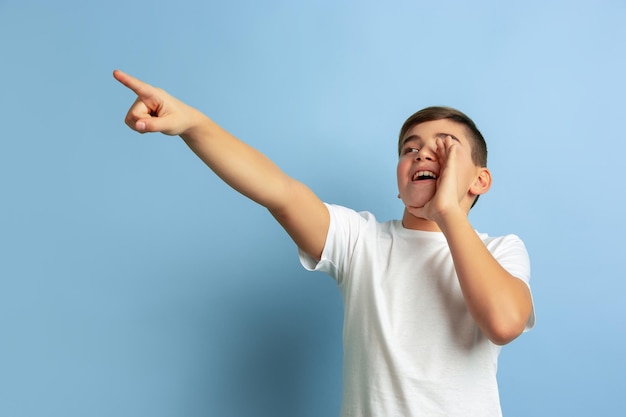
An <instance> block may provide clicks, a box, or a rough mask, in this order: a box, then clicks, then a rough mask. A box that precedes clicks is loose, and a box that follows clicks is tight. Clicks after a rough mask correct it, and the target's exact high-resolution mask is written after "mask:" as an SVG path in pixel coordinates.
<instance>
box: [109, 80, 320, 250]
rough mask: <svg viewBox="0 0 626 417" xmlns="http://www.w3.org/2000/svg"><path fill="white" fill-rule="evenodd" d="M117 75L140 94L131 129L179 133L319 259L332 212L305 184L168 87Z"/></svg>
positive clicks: (130, 113)
mask: <svg viewBox="0 0 626 417" xmlns="http://www.w3.org/2000/svg"><path fill="white" fill-rule="evenodd" d="M113 76H114V77H115V79H117V80H118V81H119V82H121V83H122V84H124V85H125V86H126V87H128V88H129V89H131V90H132V91H133V92H134V93H135V94H136V95H137V99H136V100H135V103H134V104H133V105H132V106H131V108H130V110H129V111H128V114H127V115H126V124H127V125H128V126H129V127H130V128H131V129H133V130H136V131H137V132H140V133H146V132H162V133H164V134H166V135H178V136H180V137H181V138H182V139H183V140H184V141H185V143H186V144H187V145H188V146H189V148H191V150H192V151H193V152H194V153H195V154H196V155H197V156H198V157H199V158H200V159H201V160H202V161H203V162H204V163H205V164H206V165H207V166H208V167H209V168H211V170H213V172H215V173H216V174H217V175H218V176H219V177H220V178H221V179H223V180H224V181H225V182H226V183H227V184H228V185H230V186H231V187H232V188H234V189H235V190H237V191H238V192H240V193H241V194H243V195H245V196H246V197H248V198H250V199H251V200H253V201H255V202H257V203H259V204H261V205H262V206H264V207H266V208H267V209H268V210H269V211H270V212H271V213H272V215H273V216H274V217H275V218H276V220H278V222H279V223H280V224H281V225H282V226H283V228H284V229H285V230H286V231H287V233H288V234H289V235H290V236H291V238H292V239H293V240H294V242H295V243H296V245H298V247H299V248H300V249H302V250H303V251H304V252H305V253H307V254H308V255H309V256H311V257H313V258H315V259H318V260H319V259H320V257H321V254H322V250H323V248H324V244H325V242H326V233H327V231H328V226H329V223H330V216H329V214H328V210H327V208H326V206H324V204H323V203H322V202H321V200H320V199H319V198H318V197H317V196H316V195H315V194H314V193H313V192H312V191H311V190H310V189H309V188H308V187H307V186H305V185H304V184H302V183H301V182H299V181H296V180H295V179H293V178H291V177H289V176H288V175H287V174H285V173H284V172H283V171H281V170H280V169H279V168H278V167H277V166H276V165H275V164H274V163H273V162H272V161H270V160H269V159H268V158H267V157H266V156H265V155H263V154H262V153H261V152H259V151H257V150H256V149H254V148H252V147H251V146H249V145H247V144H245V143H244V142H242V141H240V140H238V139H237V138H235V137H234V136H233V135H231V134H230V133H228V132H227V131H225V130H224V129H222V128H221V127H220V126H218V125H217V124H216V123H215V122H213V121H212V120H211V119H209V118H208V117H207V116H205V115H204V114H202V113H201V112H200V111H198V110H196V109H194V108H193V107H190V106H188V105H187V104H185V103H183V102H181V101H179V100H177V99H176V98H174V97H172V96H170V95H169V94H168V93H166V92H165V91H164V90H162V89H159V88H155V87H153V86H151V85H149V84H146V83H144V82H142V81H140V80H138V79H136V78H134V77H131V76H130V75H128V74H125V73H123V72H121V71H118V70H116V71H114V73H113Z"/></svg>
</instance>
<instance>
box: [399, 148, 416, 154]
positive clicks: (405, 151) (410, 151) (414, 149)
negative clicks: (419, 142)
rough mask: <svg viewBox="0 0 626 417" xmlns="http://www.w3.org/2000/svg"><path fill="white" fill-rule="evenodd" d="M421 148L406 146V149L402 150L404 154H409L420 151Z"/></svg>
mask: <svg viewBox="0 0 626 417" xmlns="http://www.w3.org/2000/svg"><path fill="white" fill-rule="evenodd" d="M419 151H420V150H419V148H411V147H409V148H405V149H404V151H403V152H402V154H403V155H408V154H410V153H418V152H419Z"/></svg>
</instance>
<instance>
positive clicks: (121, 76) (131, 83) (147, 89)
mask: <svg viewBox="0 0 626 417" xmlns="http://www.w3.org/2000/svg"><path fill="white" fill-rule="evenodd" d="M113 77H114V78H115V79H116V80H117V81H119V82H120V83H122V84H124V85H125V86H126V87H127V88H129V89H131V90H132V91H133V92H134V93H135V94H137V96H139V97H146V96H149V95H151V94H150V93H151V90H152V89H153V88H154V87H152V86H151V85H150V84H148V83H144V82H143V81H141V80H139V79H137V78H135V77H133V76H131V75H128V74H126V73H125V72H122V71H120V70H115V71H113Z"/></svg>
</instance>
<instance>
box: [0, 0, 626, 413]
mask: <svg viewBox="0 0 626 417" xmlns="http://www.w3.org/2000/svg"><path fill="white" fill-rule="evenodd" d="M625 21H626V2H624V1H623V0H599V1H564V0H561V1H545V2H544V1H526V2H523V3H522V2H515V3H513V2H508V3H504V2H499V1H495V0H494V1H487V0H483V1H473V2H462V1H440V2H425V1H390V2H385V3H384V4H383V2H373V1H361V2H357V1H319V0H316V1H299V2H295V1H278V0H272V1H267V2H256V1H252V0H243V1H230V2H222V1H220V2H217V1H199V0H195V1H185V0H182V1H177V2H169V1H168V2H166V1H162V0H152V1H144V0H142V1H134V2H129V1H126V0H125V1H121V0H112V1H107V2H95V1H93V2H88V1H69V0H57V1H54V2H51V1H50V2H48V1H18V0H0V96H1V98H2V99H1V100H0V121H1V130H0V140H1V148H0V186H1V188H0V189H1V196H0V257H1V258H0V415H1V416H29V417H30V416H66V417H67V416H86V415H88V416H94V417H96V416H110V415H117V416H138V415H141V416H152V417H160V416H207V415H215V416H225V417H228V416H235V417H241V416H272V417H276V416H332V415H337V413H338V408H339V403H340V386H341V384H340V376H341V375H340V374H341V355H342V352H341V320H342V310H341V301H340V297H339V294H338V291H337V289H336V288H335V285H334V283H333V282H332V280H331V279H330V278H328V277H326V276H325V275H323V274H315V273H308V272H305V271H304V270H302V268H301V267H300V265H299V262H298V260H297V257H296V249H295V247H294V245H293V243H292V242H291V241H290V240H289V239H288V237H287V235H286V234H285V233H284V232H283V231H282V230H281V229H280V227H279V226H278V225H277V224H275V222H274V220H273V219H272V218H271V216H269V215H268V214H267V213H266V212H265V210H264V209H263V208H261V207H258V206H255V205H254V204H253V203H251V202H249V201H247V200H246V199H244V198H242V197H241V196H239V195H238V194H236V193H235V192H234V191H232V190H231V189H229V188H228V187H227V186H226V185H224V184H223V183H221V182H220V180H219V179H217V178H216V177H215V176H214V175H213V174H212V173H211V172H210V171H209V170H208V169H207V168H206V167H204V166H203V165H202V163H201V162H200V161H199V160H197V159H196V157H195V156H194V155H193V154H192V153H191V152H190V151H188V149H186V147H185V145H184V143H182V141H181V140H180V139H177V138H170V137H166V136H162V135H138V134H136V133H134V132H132V131H131V130H129V129H128V128H126V126H125V125H124V123H123V118H124V115H125V113H126V110H127V108H128V107H129V106H130V104H131V103H132V100H133V99H134V98H133V96H132V94H131V93H130V92H129V91H127V90H126V89H125V88H123V87H122V86H121V85H118V84H117V83H116V82H115V80H114V79H113V78H112V77H111V72H112V70H113V69H114V68H120V69H123V70H125V71H127V72H129V73H131V74H133V75H135V76H137V77H139V78H141V79H144V80H145V81H147V82H150V83H153V84H156V85H158V86H160V87H163V88H165V89H167V90H168V91H169V92H171V93H172V94H174V95H175V96H177V97H179V98H181V99H182V100H184V101H186V102H188V103H190V104H191V105H193V106H195V107H198V108H199V109H201V110H202V111H204V112H205V113H207V114H208V115H209V116H210V117H212V118H213V119H214V120H216V121H217V122H218V123H220V124H221V125H222V126H224V127H225V128H227V129H229V130H230V131H231V132H233V133H234V134H235V135H237V136H238V137H240V138H242V139H244V140H245V141H247V142H248V143H250V144H251V145H253V146H255V147H257V148H258V149H260V150H261V151H263V152H264V153H266V154H267V155H268V156H269V157H270V158H271V159H273V160H274V161H275V162H276V163H277V164H278V165H279V166H281V167H282V168H283V169H284V170H285V171H286V172H287V173H289V174H290V175H292V176H294V177H296V178H298V179H300V180H302V181H303V182H305V183H306V184H308V185H309V186H310V187H311V188H312V189H313V190H314V191H315V192H316V193H317V194H318V195H319V196H320V197H321V198H322V199H324V200H326V201H330V202H333V203H338V204H343V205H347V206H349V207H352V208H354V209H357V210H369V211H372V212H374V213H375V214H376V216H377V217H378V218H379V219H381V220H386V219H390V218H398V217H400V215H401V212H402V207H401V205H400V202H399V200H397V198H396V193H397V191H396V184H395V163H396V155H395V149H396V148H395V147H396V135H397V132H398V130H399V127H400V125H401V124H402V122H403V121H404V119H405V118H406V117H407V116H408V115H410V114H411V113H413V112H414V111H416V110H418V109H420V108H422V107H424V106H427V105H439V104H443V105H449V106H453V107H457V108H459V109H461V110H463V111H464V112H466V113H468V114H469V115H470V116H471V117H472V118H473V119H474V120H475V121H476V123H477V124H478V126H479V128H480V129H481V130H482V131H483V134H484V135H485V136H486V137H487V140H488V143H489V148H490V162H489V166H490V168H491V170H492V173H493V175H494V185H493V187H492V189H491V191H490V192H489V194H487V195H486V196H484V197H483V198H481V200H480V202H479V203H478V205H477V206H476V207H475V209H474V210H472V213H471V215H470V218H471V220H472V223H473V225H474V226H475V227H476V228H477V229H479V230H481V231H485V232H489V234H492V235H498V234H503V233H517V234H518V235H520V236H521V237H522V239H523V240H524V241H525V242H526V244H527V248H528V250H529V253H530V255H531V260H532V267H533V276H532V280H531V283H532V287H533V292H534V297H535V303H536V312H537V326H536V328H535V329H534V330H533V331H532V332H530V333H527V334H524V335H523V336H522V337H520V338H519V339H518V340H516V341H515V342H513V343H512V344H511V345H509V346H507V347H506V348H505V349H504V350H503V352H502V354H501V359H500V369H499V380H500V388H501V397H502V404H503V410H504V413H505V415H506V416H509V417H514V416H554V415H567V416H590V415H606V416H608V415H621V414H622V413H623V405H622V397H623V393H624V387H625V386H626V361H625V359H624V352H625V351H626V326H625V324H626V320H625V319H626V303H625V302H624V298H625V295H624V294H625V293H626V284H625V278H626V269H625V267H624V263H623V260H624V256H625V255H626V251H625V250H624V249H625V244H624V237H625V234H626V225H625V221H624V213H623V211H624V202H625V201H624V199H625V198H624V190H625V187H624V175H623V171H624V155H625V154H626V144H625V142H626V140H625V139H624V121H625V120H626V118H625V116H624V114H625V113H626V106H625V105H624V97H625V96H626V82H625V78H624V74H626V58H625V57H626V54H625V45H626V25H625V24H624V22H625Z"/></svg>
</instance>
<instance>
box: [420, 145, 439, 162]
mask: <svg viewBox="0 0 626 417" xmlns="http://www.w3.org/2000/svg"><path fill="white" fill-rule="evenodd" d="M435 159H436V152H435V150H434V149H432V147H430V146H423V147H422V148H421V149H420V150H419V151H417V152H415V160H416V161H434V160H435Z"/></svg>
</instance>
